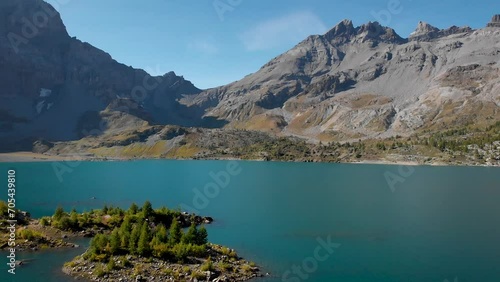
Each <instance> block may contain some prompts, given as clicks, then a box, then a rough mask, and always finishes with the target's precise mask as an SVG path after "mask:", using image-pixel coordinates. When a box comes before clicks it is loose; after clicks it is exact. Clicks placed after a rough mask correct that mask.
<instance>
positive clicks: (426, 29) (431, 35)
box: [408, 22, 473, 41]
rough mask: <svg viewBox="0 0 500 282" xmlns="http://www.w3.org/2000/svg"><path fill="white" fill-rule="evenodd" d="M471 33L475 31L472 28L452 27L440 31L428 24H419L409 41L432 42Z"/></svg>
mask: <svg viewBox="0 0 500 282" xmlns="http://www.w3.org/2000/svg"><path fill="white" fill-rule="evenodd" d="M471 31H473V30H472V28H470V27H468V26H464V27H457V26H452V27H450V28H447V29H439V28H437V27H435V26H432V25H430V24H428V23H426V22H419V23H418V26H417V29H416V30H415V31H414V32H412V33H411V34H410V37H409V38H408V39H409V40H410V41H432V40H435V39H438V38H442V37H446V36H449V35H453V34H459V33H467V32H471Z"/></svg>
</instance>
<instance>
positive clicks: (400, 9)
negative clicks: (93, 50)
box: [48, 0, 500, 88]
mask: <svg viewBox="0 0 500 282" xmlns="http://www.w3.org/2000/svg"><path fill="white" fill-rule="evenodd" d="M48 2H49V3H51V4H53V5H54V7H56V9H57V10H59V11H60V12H61V15H62V18H63V21H64V23H65V24H66V27H67V29H68V32H69V34H70V35H71V36H76V37H77V38H78V39H80V40H82V41H86V42H89V43H91V44H92V45H94V46H96V47H98V48H100V49H103V50H104V51H106V52H108V53H110V54H111V55H112V56H113V58H114V59H116V60H117V61H119V62H121V63H124V64H126V65H131V66H133V67H136V68H143V69H145V70H146V71H148V72H149V73H152V74H155V75H160V74H163V73H166V72H168V71H171V70H173V71H175V72H176V73H177V74H178V75H183V76H184V77H185V78H186V79H188V80H190V81H192V82H193V83H194V84H195V85H196V86H198V87H199V88H210V87H215V86H220V85H223V84H227V83H229V82H232V81H235V80H238V79H241V78H242V77H244V76H245V75H247V74H250V73H252V72H255V71H257V70H258V69H259V68H260V67H261V66H262V65H264V64H265V63H266V62H268V61H269V60H270V59H272V58H274V57H276V56H277V55H279V54H281V53H283V52H285V51H286V50H288V49H290V48H292V47H293V46H294V45H296V44H297V43H299V42H300V41H301V40H303V39H305V38H306V37H307V36H308V35H311V34H322V33H325V32H326V31H328V30H329V29H330V28H332V27H333V26H335V25H336V24H337V23H338V22H340V21H341V20H343V19H351V20H353V22H354V24H355V25H360V24H363V23H366V22H368V21H377V20H378V21H379V22H381V23H382V24H384V25H388V26H390V27H392V28H394V29H395V30H396V31H397V32H398V33H399V34H400V35H401V36H402V37H407V36H408V35H409V34H410V33H411V32H412V31H413V30H414V29H415V27H416V25H417V23H418V21H419V20H423V21H426V22H429V23H430V24H432V25H435V26H437V27H439V28H446V27H449V26H451V25H458V26H463V25H469V26H471V27H473V28H481V27H484V26H485V25H486V24H487V22H488V21H489V20H490V18H491V17H492V16H493V14H495V13H500V1H498V0H488V1H487V0H476V1H463V0H439V1H438V0H358V1H356V0H343V1H338V0H307V1H306V0H274V1H264V0H147V1H139V0H135V1H134V0H127V1H123V0H106V1H103V0H49V1H48Z"/></svg>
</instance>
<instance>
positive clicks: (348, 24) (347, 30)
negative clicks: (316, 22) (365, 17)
mask: <svg viewBox="0 0 500 282" xmlns="http://www.w3.org/2000/svg"><path fill="white" fill-rule="evenodd" d="M324 37H325V38H326V39H327V40H328V41H330V42H331V43H333V44H343V43H346V42H350V41H352V40H355V39H357V38H359V39H361V40H362V41H365V40H378V41H384V42H390V43H401V42H404V39H402V38H401V37H400V36H399V35H398V34H397V33H396V31H394V30H393V29H392V28H389V27H384V26H382V25H380V24H379V23H378V22H368V23H366V24H363V25H361V26H359V27H354V26H353V24H352V21H351V20H343V21H341V22H340V23H338V24H337V25H336V26H335V27H334V28H332V29H331V30H330V31H328V32H327V33H326V34H325V35H324Z"/></svg>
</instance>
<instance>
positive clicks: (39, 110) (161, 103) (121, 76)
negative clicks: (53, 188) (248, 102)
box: [0, 0, 200, 144]
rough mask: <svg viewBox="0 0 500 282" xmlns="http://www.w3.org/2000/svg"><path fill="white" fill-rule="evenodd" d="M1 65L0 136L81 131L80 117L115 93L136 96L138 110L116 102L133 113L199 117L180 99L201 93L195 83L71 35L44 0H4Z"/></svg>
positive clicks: (64, 135) (170, 119) (60, 136)
mask: <svg viewBox="0 0 500 282" xmlns="http://www.w3.org/2000/svg"><path fill="white" fill-rule="evenodd" d="M0 66H1V67H0V77H1V79H0V89H1V91H0V99H1V100H2V103H0V116H1V117H2V120H1V123H0V143H2V140H14V141H12V142H13V143H19V142H16V140H22V139H26V140H28V141H29V139H30V138H46V139H48V140H71V139H76V138H79V137H81V135H82V133H81V132H78V131H79V129H78V125H79V124H81V123H82V119H84V118H85V117H88V116H89V113H99V112H100V111H103V110H105V109H106V108H107V106H108V105H110V104H113V103H115V102H114V101H115V100H117V99H118V100H119V99H132V100H135V101H136V104H138V105H139V106H140V109H138V108H137V107H128V106H127V105H123V103H122V105H121V106H122V107H120V108H117V107H115V109H117V110H119V111H122V112H124V113H127V114H129V115H131V116H137V117H139V118H143V117H144V113H143V112H144V111H146V112H147V113H148V114H147V116H148V117H150V119H151V120H152V121H154V122H155V123H171V124H180V125H192V124H195V123H196V122H194V121H191V120H189V119H186V118H185V117H183V116H182V115H183V114H184V113H182V114H180V112H182V111H181V110H182V108H183V107H182V106H181V105H179V104H178V103H177V102H176V101H175V100H176V99H177V98H179V97H180V96H181V95H183V94H196V93H199V92H200V90H199V89H197V88H196V87H194V86H193V84H191V83H190V82H189V81H187V80H185V79H184V78H182V77H179V76H177V75H176V74H175V73H173V72H170V73H167V74H165V75H164V76H158V77H150V76H149V75H148V74H147V73H146V72H145V71H144V70H141V69H134V68H132V67H129V66H125V65H123V64H120V63H118V62H116V61H115V60H113V58H112V57H111V56H110V55H109V54H107V53H106V52H104V51H102V50H100V49H98V48H95V47H94V46H92V45H90V44H89V43H86V42H82V41H80V40H78V39H76V38H71V37H70V36H69V35H68V33H67V31H66V27H65V26H64V24H63V22H62V20H61V18H60V15H59V13H58V12H57V11H56V10H55V9H54V8H53V7H52V6H51V5H50V4H48V3H46V2H44V1H41V0H2V1H0ZM115 104H116V103H115ZM96 118H98V117H96ZM55 124H57V126H54V125H55ZM97 124H99V122H98V123H97ZM94 129H95V131H105V130H106V126H105V125H101V126H98V127H97V128H94ZM3 144H5V143H3Z"/></svg>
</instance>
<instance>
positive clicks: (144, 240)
mask: <svg viewBox="0 0 500 282" xmlns="http://www.w3.org/2000/svg"><path fill="white" fill-rule="evenodd" d="M150 241H151V230H150V229H149V225H148V224H147V223H145V224H143V225H142V230H141V236H140V237H139V243H138V244H137V253H138V254H139V255H141V256H148V255H149V254H150V252H151V248H150V246H149V243H150Z"/></svg>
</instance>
